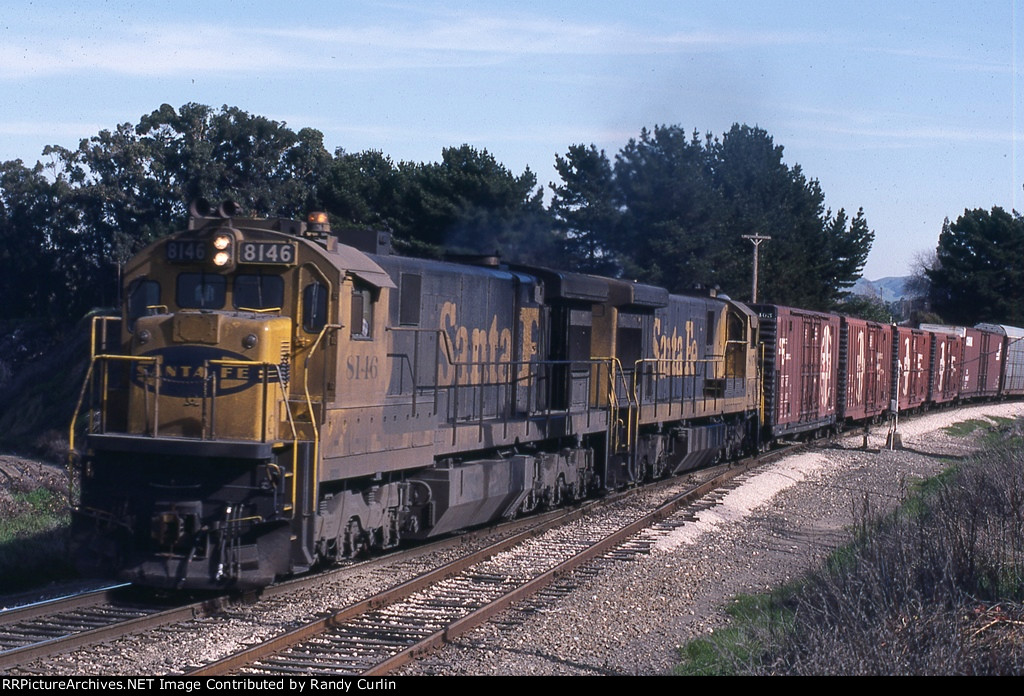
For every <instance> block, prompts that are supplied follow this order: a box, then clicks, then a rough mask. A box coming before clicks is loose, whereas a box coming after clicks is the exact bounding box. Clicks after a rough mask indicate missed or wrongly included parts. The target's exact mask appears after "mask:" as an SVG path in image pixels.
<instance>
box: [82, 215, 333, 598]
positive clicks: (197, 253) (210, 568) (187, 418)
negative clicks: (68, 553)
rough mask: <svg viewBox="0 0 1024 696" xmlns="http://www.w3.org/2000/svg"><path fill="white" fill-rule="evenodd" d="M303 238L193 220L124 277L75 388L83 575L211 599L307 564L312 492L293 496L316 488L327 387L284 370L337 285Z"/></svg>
mask: <svg viewBox="0 0 1024 696" xmlns="http://www.w3.org/2000/svg"><path fill="white" fill-rule="evenodd" d="M237 212H238V211H237V208H234V207H229V208H227V213H228V214H229V215H237ZM221 213H222V214H224V213H225V209H224V208H222V210H221ZM303 235H307V236H309V235H312V236H314V237H320V236H321V235H320V234H319V232H318V230H316V229H312V230H311V229H310V228H309V227H307V226H305V225H301V224H297V223H293V222H290V221H272V220H249V219H243V218H238V217H230V216H219V217H193V219H192V221H191V223H190V225H189V229H188V230H187V231H185V232H181V233H178V234H175V235H172V236H171V237H169V238H166V239H163V240H160V241H158V242H155V243H154V244H152V245H151V246H150V247H148V248H147V249H145V250H143V252H142V253H140V254H139V255H138V256H136V257H135V258H134V259H133V260H132V261H131V262H130V263H129V264H128V266H127V268H126V269H125V300H124V307H123V321H122V332H121V343H120V346H119V347H108V348H107V349H106V350H104V351H101V352H99V353H97V354H96V355H94V357H93V362H92V366H91V368H90V379H89V380H87V384H86V386H85V389H84V390H83V399H89V401H90V402H91V403H90V408H88V409H87V411H86V412H87V413H88V414H89V419H88V421H89V422H88V425H87V426H86V431H87V439H86V443H85V449H84V452H83V455H82V458H81V461H80V467H81V472H80V475H81V477H82V492H81V500H80V501H79V504H78V505H77V507H76V510H75V515H74V534H75V538H76V540H77V541H78V542H79V543H78V544H77V549H78V554H79V556H80V557H82V558H84V559H86V562H85V563H83V565H85V566H89V565H90V564H92V563H95V564H98V565H101V566H103V565H110V566H112V567H115V568H117V569H119V574H120V575H121V576H122V577H123V578H125V579H127V580H131V581H135V582H141V583H145V584H148V585H156V586H166V587H191V588H207V587H222V586H229V585H233V586H239V587H245V586H263V585H266V584H268V583H269V582H271V581H272V580H273V578H274V577H275V575H280V574H284V573H287V572H293V571H295V570H297V569H302V568H304V567H308V566H309V565H310V564H311V563H312V561H313V558H312V555H311V553H310V552H309V550H308V548H309V546H311V544H309V543H306V544H304V543H301V542H302V541H303V540H306V539H308V538H309V537H310V536H311V531H310V529H309V528H310V526H311V523H310V521H309V515H308V514H307V513H308V511H309V509H310V508H311V506H312V503H311V501H312V499H313V495H314V492H313V491H312V490H309V489H310V484H309V483H302V482H312V481H313V480H314V477H312V476H310V475H309V474H308V471H307V470H308V468H309V467H312V466H313V461H314V452H313V449H314V447H313V444H312V443H313V441H314V439H315V438H314V437H313V436H312V435H311V434H310V430H311V429H312V427H313V426H312V419H311V418H310V412H311V411H313V410H315V408H316V402H318V401H319V400H320V397H321V394H320V392H319V391H318V390H322V388H323V382H322V380H320V381H318V380H316V379H314V380H312V384H310V380H309V379H308V377H307V376H306V375H303V377H304V379H302V380H301V381H300V380H296V374H295V369H294V367H295V365H296V363H301V364H303V366H304V367H308V365H307V364H306V363H308V362H309V361H310V357H311V356H310V353H311V351H312V350H313V349H314V347H315V345H316V343H317V340H318V339H321V340H322V339H323V336H322V334H323V332H324V330H325V329H324V327H327V326H329V325H331V324H332V320H331V314H332V310H333V308H332V306H331V302H330V295H331V293H332V291H334V292H336V288H337V286H338V284H339V282H340V275H341V274H342V273H340V272H339V271H338V269H336V268H335V267H334V266H332V265H331V264H330V263H326V262H324V261H323V259H322V254H321V253H319V252H320V249H321V247H320V245H318V244H309V243H308V242H307V241H306V240H304V239H303ZM314 360H315V359H314ZM319 364H320V367H321V371H320V373H319V374H320V376H321V377H322V374H323V369H324V361H323V358H322V355H321V359H320V360H319ZM74 428H75V426H72V437H74V434H75V433H74ZM144 520H149V522H148V524H147V523H145V522H143V521H144ZM296 541H298V542H299V543H295V542H296Z"/></svg>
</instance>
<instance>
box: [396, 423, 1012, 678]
mask: <svg viewBox="0 0 1024 696" xmlns="http://www.w3.org/2000/svg"><path fill="white" fill-rule="evenodd" d="M1022 415H1024V405H1021V404H998V405H985V406H977V407H972V408H970V409H964V410H958V411H954V412H947V411H944V412H939V413H933V414H930V415H927V416H924V417H921V418H918V419H916V420H914V421H912V422H907V423H906V424H904V425H903V426H902V427H901V434H902V439H903V446H904V449H903V450H902V451H899V450H898V451H889V450H886V449H884V446H885V435H886V431H885V429H884V428H880V429H878V431H877V432H876V433H873V434H872V435H871V436H870V438H869V442H868V446H869V449H868V450H867V451H865V450H862V449H859V448H860V447H861V445H862V442H863V438H862V436H861V435H859V434H858V435H854V436H850V437H848V438H846V439H845V440H844V441H843V442H842V443H840V445H839V446H838V447H837V448H835V449H830V450H827V451H825V452H819V453H812V454H802V455H796V456H793V457H789V458H786V459H785V460H783V461H781V462H779V463H777V464H775V465H773V466H771V467H770V468H768V469H767V470H764V471H759V472H757V473H753V474H752V475H749V476H748V477H746V478H745V480H744V482H743V484H742V485H741V486H739V487H738V488H736V489H734V490H732V491H730V492H729V493H727V494H726V495H725V496H724V497H723V498H722V501H721V505H719V506H716V507H714V508H711V509H709V510H707V511H705V512H703V513H701V514H700V515H699V518H698V520H697V521H696V522H695V523H692V524H687V525H685V526H683V527H679V528H677V529H676V530H675V531H672V532H665V533H662V534H661V535H660V538H658V540H657V543H656V544H655V547H654V550H653V551H652V553H650V554H649V555H646V556H640V557H638V558H636V559H635V560H632V561H616V562H609V563H606V564H604V566H603V568H602V570H601V572H598V573H597V574H594V575H591V576H590V577H581V578H578V582H579V585H578V587H577V588H576V589H575V590H574V591H572V592H571V593H569V594H567V595H565V596H564V597H561V598H557V599H551V600H548V601H547V602H545V603H544V604H543V605H541V606H540V607H535V608H533V609H528V610H520V611H511V612H508V613H507V614H506V615H505V617H503V619H502V620H501V621H500V622H493V623H490V624H488V625H486V626H483V627H481V628H479V629H477V630H476V631H474V632H472V633H470V634H468V635H467V636H464V637H463V638H461V639H460V640H459V641H458V642H457V643H455V644H453V645H451V646H449V647H447V648H445V649H444V650H442V651H440V652H438V653H436V654H434V655H432V656H429V657H426V658H424V659H422V660H419V661H418V662H416V663H415V664H413V665H411V666H409V667H407V668H406V669H405V671H404V672H403V673H404V674H445V675H453V674H477V675H569V674H579V675H607V674H647V675H650V674H664V673H667V672H669V671H670V670H671V669H672V667H673V666H674V665H675V664H676V662H677V647H678V646H679V645H681V644H683V643H686V642H687V641H689V640H691V639H693V638H697V637H700V636H702V635H705V634H707V633H710V632H713V631H714V630H716V629H717V628H719V627H721V626H723V625H724V624H725V622H726V617H725V615H724V613H723V611H722V607H723V606H724V605H725V604H726V603H727V602H728V601H729V600H730V598H732V597H734V596H735V595H737V594H741V593H756V592H760V591H763V590H767V589H769V588H772V587H775V586H778V585H780V584H782V583H784V582H786V581H787V580H790V579H792V578H795V577H798V576H799V575H801V574H802V573H803V572H804V571H805V570H807V569H808V568H810V567H812V566H813V565H815V564H816V563H818V562H819V561H820V559H822V558H823V557H824V556H826V555H827V554H828V553H829V552H830V551H831V550H832V549H833V548H835V547H836V546H838V545H839V544H841V543H844V542H845V541H846V539H847V538H848V535H847V532H846V530H847V528H848V527H849V526H850V525H851V524H852V523H853V522H854V521H855V520H857V519H858V518H859V517H860V515H861V514H862V511H863V509H864V506H865V505H868V506H870V509H871V510H872V511H876V512H880V511H882V510H883V509H890V508H891V507H892V506H893V505H895V504H896V503H897V502H898V501H899V499H900V498H901V496H902V494H903V491H905V490H906V487H907V485H908V484H909V483H910V482H911V481H913V480H915V479H920V478H924V477H928V476H931V475H933V474H935V473H937V472H939V471H941V470H942V469H944V468H946V467H947V466H948V465H949V460H948V457H950V456H953V457H956V456H962V455H964V454H967V453H969V451H970V450H971V449H972V447H973V439H972V438H964V437H960V438H955V437H951V436H949V435H946V434H945V433H943V432H942V430H941V429H942V428H943V427H944V426H946V425H949V424H951V423H953V422H956V421H962V420H966V419H968V418H982V417H985V416H1001V417H1020V416H1022ZM944 458H945V459H944Z"/></svg>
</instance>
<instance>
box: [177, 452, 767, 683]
mask: <svg viewBox="0 0 1024 696" xmlns="http://www.w3.org/2000/svg"><path fill="white" fill-rule="evenodd" d="M781 452H782V451H781V450H780V451H778V453H776V452H773V453H771V454H770V455H765V456H762V457H760V458H757V459H750V460H748V461H746V462H741V463H738V464H734V465H733V466H731V467H728V468H726V469H724V470H723V471H722V472H721V473H719V474H718V475H716V476H713V477H712V478H710V479H708V480H707V481H705V482H703V483H700V484H698V485H696V486H693V487H690V488H688V489H687V490H686V491H683V492H682V493H680V494H679V495H677V496H675V497H673V498H672V499H670V500H669V501H667V502H666V503H664V504H662V505H661V506H659V507H658V508H656V509H655V510H653V511H651V512H649V513H647V514H645V515H643V516H642V517H640V518H638V519H636V520H634V521H633V522H630V523H629V524H627V525H625V526H624V527H622V528H620V529H619V530H617V531H616V532H614V533H613V534H611V535H609V536H607V537H606V538H604V539H602V540H601V541H599V542H598V543H596V544H594V545H591V546H590V547H589V548H588V549H586V550H585V551H583V552H581V553H579V554H576V555H575V556H573V557H571V558H569V559H567V560H565V561H563V562H562V563H560V564H559V565H557V566H555V567H553V568H551V569H549V570H547V571H544V572H542V573H540V574H539V575H537V576H535V577H534V578H532V579H530V580H528V581H526V582H525V583H524V584H522V585H521V586H519V587H517V588H514V589H513V590H511V591H509V592H508V593H505V594H504V595H502V596H500V597H498V598H496V599H495V600H493V601H491V602H489V603H488V604H487V605H485V606H483V607H480V608H478V609H475V610H473V611H472V612H471V613H469V614H467V615H465V616H462V617H460V618H458V619H457V620H455V621H453V622H452V623H451V624H449V625H448V626H446V627H445V628H444V629H441V630H438V631H436V632H433V633H432V634H431V635H429V636H427V637H425V638H423V639H421V640H419V641H417V642H416V643H414V644H412V645H409V646H408V647H406V648H405V649H403V650H401V651H400V652H397V653H396V654H393V655H391V656H390V657H387V658H386V659H384V660H382V661H381V662H380V663H378V664H376V665H374V666H372V667H370V668H369V669H367V670H365V671H362V672H361V674H365V675H367V676H371V675H380V674H385V673H387V672H388V671H391V670H393V669H395V668H397V667H398V666H400V665H403V664H405V663H407V662H409V661H410V660H412V659H414V658H416V657H419V656H421V655H423V654H426V653H427V652H430V651H432V650H435V649H437V648H439V647H441V646H442V645H444V644H445V643H448V642H451V641H452V640H453V639H454V638H455V637H456V636H458V635H461V634H462V633H465V632H466V631H468V630H470V629H472V628H475V627H476V626H478V625H480V624H481V623H484V622H485V621H487V620H488V619H489V618H491V617H493V616H494V615H495V614H496V613H498V612H501V611H503V610H505V609H506V608H508V607H509V606H511V605H512V604H514V603H515V602H517V601H519V600H521V599H523V598H525V597H527V596H529V595H531V594H533V593H536V592H537V591H539V590H540V589H542V588H543V587H545V586H547V585H549V584H550V583H552V582H553V581H555V580H557V579H558V578H560V577H562V576H564V575H566V574H567V573H569V572H571V571H572V570H573V569H575V568H577V567H579V566H581V565H583V564H585V563H587V562H588V561H590V560H593V559H594V558H597V557H599V556H601V555H604V554H605V553H607V552H608V551H610V550H612V549H614V548H615V547H616V546H619V545H621V544H622V543H623V542H624V541H626V540H627V539H629V538H630V537H632V536H633V535H634V534H636V533H637V532H638V531H640V530H642V529H644V528H646V527H649V526H651V525H652V524H656V523H657V522H659V521H661V520H663V519H665V518H666V517H668V516H670V515H672V514H673V513H674V512H676V511H678V510H679V509H680V508H681V507H683V506H684V505H686V504H688V503H690V502H692V501H693V500H695V499H698V498H701V497H703V496H705V495H706V494H707V493H709V492H710V491H712V490H714V489H716V488H718V487H720V486H722V485H723V484H724V483H726V482H727V481H729V480H731V479H733V478H735V477H736V476H739V475H741V474H743V473H746V472H747V471H749V470H750V469H752V468H755V467H757V466H760V465H761V464H764V463H766V462H767V461H769V460H772V459H774V458H775V457H776V456H781ZM620 497H621V496H614V498H615V499H618V498H620ZM607 501H608V499H605V501H604V502H607ZM595 505H596V502H595V501H592V502H590V503H587V504H584V505H583V506H581V507H579V508H574V509H572V510H567V511H565V512H564V514H557V515H554V516H552V518H551V519H549V520H546V521H544V522H541V523H538V524H537V525H535V526H532V527H530V528H529V529H527V530H524V531H522V532H519V533H517V534H515V535H514V536H511V537H509V538H507V539H503V540H501V541H499V542H497V543H495V544H492V545H490V546H488V547H486V548H483V549H480V550H478V551H476V552H473V553H470V554H468V555H466V556H464V557H462V558H459V559H457V560H456V561H453V562H452V563H449V564H446V565H444V566H441V567H438V568H436V569H434V570H432V571H429V572H427V573H424V574H423V575H420V576H418V577H416V578H413V579H411V580H409V581H407V582H404V583H402V584H400V585H398V586H396V587H393V588H391V589H389V590H386V591H384V592H381V593H379V594H377V595H374V596H372V597H369V598H367V599H364V600H362V601H360V602H357V603H355V604H352V605H350V606H348V607H345V608H343V609H340V610H337V611H332V612H330V613H329V614H328V615H325V616H322V617H319V618H317V619H316V620H314V621H311V622H309V623H307V624H306V625H303V626H300V627H298V628H295V629H293V630H291V631H289V632H287V633H284V634H281V635H279V636H276V637H274V638H271V639H270V640H268V641H266V642H264V643H261V644H258V645H254V646H250V647H249V648H245V649H244V650H241V651H239V652H237V653H235V654H232V655H229V656H227V657H224V658H222V659H220V660H218V661H216V662H213V663H210V664H208V665H205V666H203V667H200V668H197V669H195V670H192V671H190V672H189V673H188V676H213V675H224V674H231V673H234V672H237V671H238V670H241V669H243V668H245V667H247V666H249V665H251V664H253V663H256V662H258V661H260V660H263V659H264V658H267V657H270V656H272V655H275V654H277V653H281V652H283V651H285V650H287V649H289V648H291V647H293V646H297V645H300V644H302V643H304V642H307V641H309V640H311V639H314V638H316V637H317V636H319V635H322V634H325V633H328V632H329V631H331V630H332V629H333V628H335V627H337V626H340V625H341V624H343V623H344V622H346V621H349V620H351V619H353V618H355V617H357V616H360V615H362V614H365V613H367V612H370V611H373V610H379V609H381V608H383V607H387V606H389V605H392V604H395V603H397V602H399V601H402V600H405V599H407V598H409V597H411V596H412V595H414V594H415V593H417V592H419V591H421V590H423V589H425V588H428V587H430V586H431V585H435V584H437V583H439V582H441V581H443V580H446V579H448V578H451V577H453V576H455V575H457V574H459V573H461V572H463V571H464V570H466V569H468V568H471V567H472V566H474V565H476V564H478V563H480V562H482V561H485V560H487V559H489V558H490V557H492V556H494V555H496V554H498V553H501V552H503V551H506V550H509V549H511V548H513V547H515V546H517V545H519V544H521V543H523V542H525V541H527V540H529V539H531V538H533V537H536V536H539V535H540V534H542V533H544V532H546V531H548V530H549V529H552V528H554V527H557V526H562V525H564V524H567V523H568V522H571V521H574V520H576V519H580V518H582V517H583V516H584V515H585V514H587V513H588V512H590V511H591V509H592V508H593V507H594V506H595Z"/></svg>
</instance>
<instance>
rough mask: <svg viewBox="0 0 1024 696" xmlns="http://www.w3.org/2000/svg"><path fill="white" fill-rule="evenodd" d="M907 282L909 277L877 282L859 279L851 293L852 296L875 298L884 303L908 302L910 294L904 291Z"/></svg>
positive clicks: (881, 279)
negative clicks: (905, 300) (906, 300)
mask: <svg viewBox="0 0 1024 696" xmlns="http://www.w3.org/2000/svg"><path fill="white" fill-rule="evenodd" d="M908 280H910V276H899V277H889V278H879V279H878V280H867V279H865V278H861V279H860V280H858V281H857V282H856V284H854V286H853V288H852V289H851V292H852V293H853V294H854V295H863V296H865V297H876V298H878V299H880V300H883V301H885V302H896V301H898V300H900V299H908V300H909V299H910V294H909V293H908V292H907V291H906V284H907V281H908Z"/></svg>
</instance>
